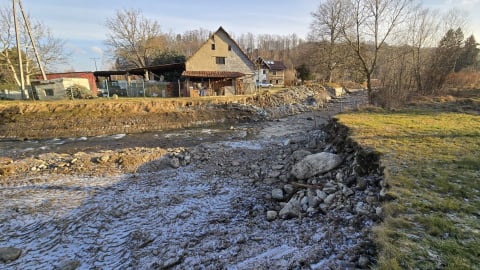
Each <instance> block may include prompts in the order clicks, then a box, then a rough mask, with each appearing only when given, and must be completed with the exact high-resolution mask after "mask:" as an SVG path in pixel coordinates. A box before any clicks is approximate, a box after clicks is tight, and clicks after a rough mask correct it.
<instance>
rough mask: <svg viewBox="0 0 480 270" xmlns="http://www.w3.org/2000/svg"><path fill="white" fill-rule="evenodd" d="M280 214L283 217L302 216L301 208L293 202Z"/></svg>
mask: <svg viewBox="0 0 480 270" xmlns="http://www.w3.org/2000/svg"><path fill="white" fill-rule="evenodd" d="M278 215H279V216H280V217H281V218H283V219H290V218H296V217H299V216H300V208H299V207H298V206H297V205H293V204H292V203H287V204H286V205H285V206H284V207H283V208H282V210H280V213H279V214H278Z"/></svg>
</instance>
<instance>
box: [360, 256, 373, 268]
mask: <svg viewBox="0 0 480 270" xmlns="http://www.w3.org/2000/svg"><path fill="white" fill-rule="evenodd" d="M357 263H358V266H359V267H360V268H368V264H369V263H370V260H369V259H368V258H367V257H366V256H363V255H362V256H360V258H358V262H357Z"/></svg>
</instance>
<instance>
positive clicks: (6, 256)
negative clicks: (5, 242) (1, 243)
mask: <svg viewBox="0 0 480 270" xmlns="http://www.w3.org/2000/svg"><path fill="white" fill-rule="evenodd" d="M20 255H22V250H21V249H19V248H14V247H0V262H4V263H6V262H10V261H15V260H16V259H18V257H20Z"/></svg>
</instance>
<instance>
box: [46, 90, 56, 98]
mask: <svg viewBox="0 0 480 270" xmlns="http://www.w3.org/2000/svg"><path fill="white" fill-rule="evenodd" d="M45 96H50V97H53V96H54V93H53V89H50V88H48V89H45Z"/></svg>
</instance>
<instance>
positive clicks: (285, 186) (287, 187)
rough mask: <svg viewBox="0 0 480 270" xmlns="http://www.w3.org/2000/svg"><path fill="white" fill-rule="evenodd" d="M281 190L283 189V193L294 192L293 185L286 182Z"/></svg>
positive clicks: (290, 193)
mask: <svg viewBox="0 0 480 270" xmlns="http://www.w3.org/2000/svg"><path fill="white" fill-rule="evenodd" d="M283 190H284V191H285V194H287V195H292V194H293V193H294V192H295V187H294V186H293V185H291V184H286V185H284V186H283Z"/></svg>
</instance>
